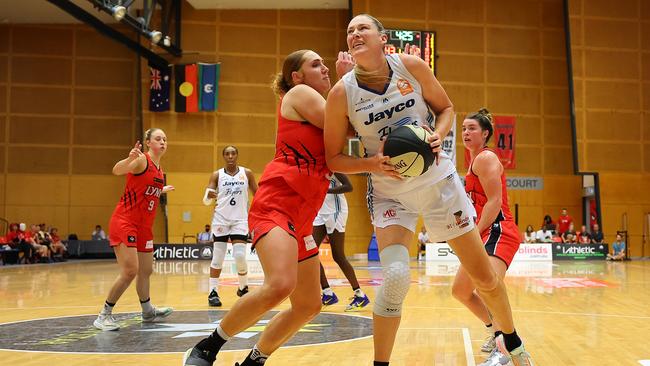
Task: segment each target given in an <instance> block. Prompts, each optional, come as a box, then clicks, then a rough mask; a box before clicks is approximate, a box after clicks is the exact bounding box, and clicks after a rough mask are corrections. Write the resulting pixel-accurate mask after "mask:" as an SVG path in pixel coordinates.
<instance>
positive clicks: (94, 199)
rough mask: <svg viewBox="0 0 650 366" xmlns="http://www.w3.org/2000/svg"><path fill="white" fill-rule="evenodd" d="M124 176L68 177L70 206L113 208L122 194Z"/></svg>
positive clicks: (124, 182)
mask: <svg viewBox="0 0 650 366" xmlns="http://www.w3.org/2000/svg"><path fill="white" fill-rule="evenodd" d="M125 184H126V176H117V175H105V174H104V175H82V174H78V175H73V176H71V177H70V205H71V206H109V207H112V208H113V207H115V205H116V204H117V202H118V201H119V200H120V197H121V196H122V193H123V192H124V186H125Z"/></svg>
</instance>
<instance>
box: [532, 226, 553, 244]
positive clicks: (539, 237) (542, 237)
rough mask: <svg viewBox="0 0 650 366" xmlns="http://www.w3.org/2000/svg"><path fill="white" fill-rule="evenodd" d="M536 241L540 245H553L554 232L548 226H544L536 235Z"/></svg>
mask: <svg viewBox="0 0 650 366" xmlns="http://www.w3.org/2000/svg"><path fill="white" fill-rule="evenodd" d="M535 240H536V241H537V242H538V243H551V242H552V241H553V232H552V231H551V230H549V229H548V228H547V227H546V225H542V229H541V230H538V231H537V233H535Z"/></svg>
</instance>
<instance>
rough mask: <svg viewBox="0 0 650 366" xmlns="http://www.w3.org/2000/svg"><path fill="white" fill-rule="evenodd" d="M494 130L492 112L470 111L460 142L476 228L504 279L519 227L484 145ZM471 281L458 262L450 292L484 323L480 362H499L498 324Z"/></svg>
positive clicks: (498, 171)
mask: <svg viewBox="0 0 650 366" xmlns="http://www.w3.org/2000/svg"><path fill="white" fill-rule="evenodd" d="M493 133H494V128H493V126H492V115H491V114H490V112H489V111H488V110H487V109H485V108H483V109H481V110H479V111H478V112H477V113H472V114H470V115H469V116H468V117H467V118H466V119H465V120H464V121H463V134H462V136H463V144H464V145H465V147H466V148H467V149H468V150H469V152H470V156H471V159H472V160H471V163H470V166H469V169H468V171H467V176H466V177H465V191H466V192H467V194H468V196H469V197H470V199H471V200H472V204H473V205H474V208H475V209H476V214H477V219H478V222H477V228H478V231H479V233H481V238H482V239H483V243H484V244H485V250H486V251H487V253H488V255H489V256H490V263H491V264H492V268H494V270H495V271H496V273H497V275H498V276H499V277H500V278H501V279H503V278H504V277H505V275H506V270H507V269H508V267H509V266H510V263H511V262H512V259H513V257H514V256H515V253H517V249H519V243H520V242H521V238H520V236H519V228H518V227H517V224H515V221H514V220H513V218H512V214H511V213H510V207H509V206H508V192H507V191H506V175H505V173H504V171H503V165H502V164H501V162H500V161H499V158H498V157H497V155H496V154H495V153H494V152H493V151H492V150H490V149H488V148H487V143H488V141H489V140H490V137H492V134H493ZM474 290H475V286H474V283H473V282H472V280H471V278H470V277H469V275H468V274H467V271H466V270H465V268H464V267H463V265H462V264H461V266H460V268H459V269H458V273H457V274H456V279H455V280H454V285H453V288H452V293H453V295H454V297H455V298H456V299H457V300H458V301H460V302H461V303H463V305H465V306H466V307H467V308H468V309H469V310H470V311H471V312H472V313H473V314H474V315H476V316H477V317H478V318H479V319H480V320H481V321H483V323H484V324H485V326H486V328H487V332H488V338H487V339H486V341H485V343H484V344H483V345H482V346H481V350H482V351H483V352H491V354H490V356H489V357H488V359H487V360H486V362H485V363H483V364H481V365H485V366H489V365H498V364H499V363H498V362H499V360H500V359H501V357H502V354H501V353H500V352H499V350H498V349H497V348H496V347H495V337H496V336H498V335H499V334H500V329H499V328H498V324H494V325H493V321H492V318H491V316H490V313H489V311H488V309H487V307H486V306H485V303H484V302H483V300H482V299H481V297H480V296H478V294H477V293H476V291H474Z"/></svg>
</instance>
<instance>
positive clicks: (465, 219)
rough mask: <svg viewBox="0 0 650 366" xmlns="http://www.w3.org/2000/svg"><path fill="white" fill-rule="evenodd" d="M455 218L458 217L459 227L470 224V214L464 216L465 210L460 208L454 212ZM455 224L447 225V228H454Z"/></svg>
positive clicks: (457, 223) (457, 224)
mask: <svg viewBox="0 0 650 366" xmlns="http://www.w3.org/2000/svg"><path fill="white" fill-rule="evenodd" d="M454 218H455V219H456V225H455V226H457V227H459V228H461V229H462V228H464V227H467V226H468V225H469V216H465V217H463V211H462V210H459V211H456V212H454ZM453 227H454V225H447V229H451V228H453Z"/></svg>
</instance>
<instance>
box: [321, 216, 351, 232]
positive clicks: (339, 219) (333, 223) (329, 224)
mask: <svg viewBox="0 0 650 366" xmlns="http://www.w3.org/2000/svg"><path fill="white" fill-rule="evenodd" d="M347 221H348V212H347V211H341V212H337V213H333V214H321V213H319V214H318V215H316V218H315V219H314V226H323V225H325V230H326V231H327V234H331V233H333V232H334V230H336V231H338V232H339V233H344V232H345V223H346V222H347Z"/></svg>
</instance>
